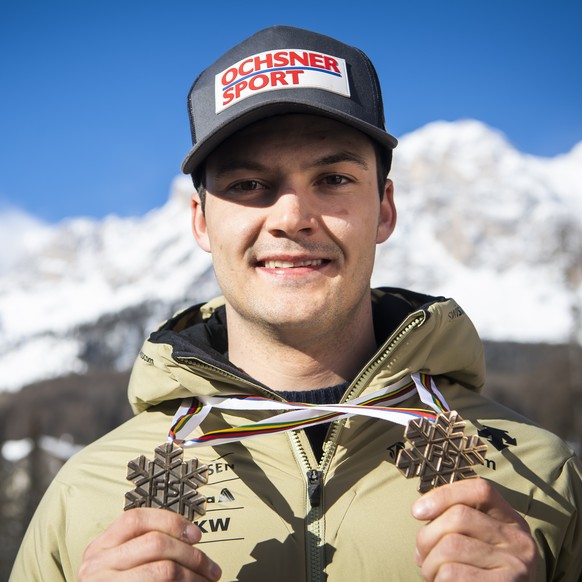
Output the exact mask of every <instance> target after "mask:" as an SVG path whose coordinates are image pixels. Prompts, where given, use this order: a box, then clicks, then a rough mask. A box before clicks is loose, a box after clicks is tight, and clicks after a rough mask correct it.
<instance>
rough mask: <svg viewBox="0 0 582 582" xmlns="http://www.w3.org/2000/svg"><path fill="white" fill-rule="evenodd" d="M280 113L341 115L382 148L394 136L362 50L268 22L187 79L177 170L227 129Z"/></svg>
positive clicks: (192, 163)
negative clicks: (186, 134)
mask: <svg viewBox="0 0 582 582" xmlns="http://www.w3.org/2000/svg"><path fill="white" fill-rule="evenodd" d="M285 113H312V114H315V115H322V116H324V117H329V118H331V119H335V120H337V121H341V122H342V123H345V124H347V125H350V126H352V127H355V128H356V129H359V130H360V131H362V132H363V133H365V134H367V135H368V136H369V137H371V138H372V139H373V140H375V141H376V142H377V143H379V144H380V146H382V147H384V148H386V149H393V148H395V147H396V144H397V143H398V142H397V140H396V139H395V138H394V137H393V136H391V135H390V134H389V133H388V132H387V131H386V129H385V124H384V106H383V103H382V93H381V90H380V83H379V81H378V75H377V74H376V71H375V69H374V66H373V65H372V63H371V61H370V59H369V58H368V57H367V56H366V55H365V54H364V53H363V52H362V51H361V50H359V49H357V48H355V47H352V46H349V45H346V44H344V43H342V42H340V41H338V40H336V39H334V38H331V37H329V36H325V35H322V34H318V33H316V32H311V31H309V30H303V29H301V28H294V27H290V26H272V27H269V28H265V29H264V30H261V31H259V32H257V33H256V34H254V35H253V36H251V37H249V38H247V39H246V40H244V41H243V42H241V43H240V44H238V45H236V46H235V47H234V48H232V49H230V50H229V51H228V52H226V53H225V54H224V55H223V56H221V57H220V58H219V59H218V60H217V61H216V62H215V63H214V64H212V65H210V66H209V67H208V68H207V69H206V70H205V71H203V72H202V73H201V74H200V76H199V77H198V78H197V79H196V81H195V82H194V84H193V85H192V88H191V89H190V93H189V94H188V114H189V117H190V129H191V131H192V144H193V147H192V149H191V150H190V151H189V152H188V155H187V156H186V158H185V159H184V161H183V163H182V171H183V172H184V173H185V174H194V175H195V174H196V170H197V168H198V167H199V166H200V164H201V163H202V162H203V161H204V159H205V158H206V157H207V156H208V155H209V154H210V153H211V152H212V151H213V150H214V149H215V148H216V147H218V146H219V145H220V144H221V143H222V142H223V141H224V140H225V139H226V138H228V137H229V136H231V135H232V134H233V133H235V132H237V131H239V130H240V129H242V128H243V127H246V126H247V125H250V124H251V123H254V122H256V121H259V120H260V119H264V118H267V117H271V116H273V115H282V114H285Z"/></svg>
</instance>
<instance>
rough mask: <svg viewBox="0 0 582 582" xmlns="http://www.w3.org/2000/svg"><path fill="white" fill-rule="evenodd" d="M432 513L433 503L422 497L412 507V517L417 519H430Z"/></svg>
mask: <svg viewBox="0 0 582 582" xmlns="http://www.w3.org/2000/svg"><path fill="white" fill-rule="evenodd" d="M431 511H432V503H431V501H430V499H428V498H426V497H421V498H420V499H418V500H417V501H415V502H414V504H413V505H412V515H413V516H414V517H415V518H416V519H428V518H429V517H430V514H431Z"/></svg>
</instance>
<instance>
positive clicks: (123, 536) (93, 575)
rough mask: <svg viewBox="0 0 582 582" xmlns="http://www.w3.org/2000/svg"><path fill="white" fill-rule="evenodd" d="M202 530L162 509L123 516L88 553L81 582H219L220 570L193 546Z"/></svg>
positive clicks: (82, 570) (89, 548)
mask: <svg viewBox="0 0 582 582" xmlns="http://www.w3.org/2000/svg"><path fill="white" fill-rule="evenodd" d="M200 537H201V533H200V530H199V528H198V527H197V526H196V525H194V524H193V523H191V522H189V521H188V520H186V519H184V518H183V517H181V516H179V515H177V514H175V513H172V512H170V511H167V510H162V509H145V508H143V509H132V510H130V511H128V512H126V513H124V514H123V515H122V516H120V518H119V519H118V520H117V521H115V522H114V523H113V524H112V525H111V526H110V527H109V528H108V529H107V530H106V531H105V532H104V533H103V534H101V535H100V536H99V537H98V538H96V539H95V540H94V541H93V542H92V543H91V544H90V545H89V546H88V547H87V549H86V550H85V554H84V556H83V564H82V566H81V569H80V571H79V580H83V581H92V580H104V579H108V580H109V579H115V580H117V579H120V580H124V581H126V580H127V581H131V580H134V579H135V580H139V581H140V582H143V581H145V580H150V579H151V580H188V581H190V580H195V581H199V580H200V581H202V580H204V581H206V582H208V581H211V582H213V581H215V580H218V579H219V578H220V576H221V570H220V568H219V567H218V566H217V565H216V564H215V563H214V562H213V561H212V560H210V558H208V556H207V555H206V554H205V553H204V552H202V551H201V550H199V549H198V548H197V547H195V546H194V547H193V546H192V544H195V543H197V542H198V541H200Z"/></svg>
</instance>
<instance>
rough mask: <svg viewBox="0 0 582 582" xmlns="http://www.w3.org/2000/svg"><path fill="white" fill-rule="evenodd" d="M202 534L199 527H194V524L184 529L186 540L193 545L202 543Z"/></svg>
mask: <svg viewBox="0 0 582 582" xmlns="http://www.w3.org/2000/svg"><path fill="white" fill-rule="evenodd" d="M201 537H202V534H201V533H200V529H199V528H198V526H196V525H194V524H193V523H189V524H188V525H187V526H186V527H185V528H184V538H185V539H186V540H187V541H188V542H189V543H191V544H195V543H196V542H199V541H200V538H201Z"/></svg>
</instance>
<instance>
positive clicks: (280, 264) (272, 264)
mask: <svg viewBox="0 0 582 582" xmlns="http://www.w3.org/2000/svg"><path fill="white" fill-rule="evenodd" d="M321 264H323V260H321V259H315V260H312V261H296V262H291V261H265V268H266V269H292V268H294V267H317V266H318V265H321Z"/></svg>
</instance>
